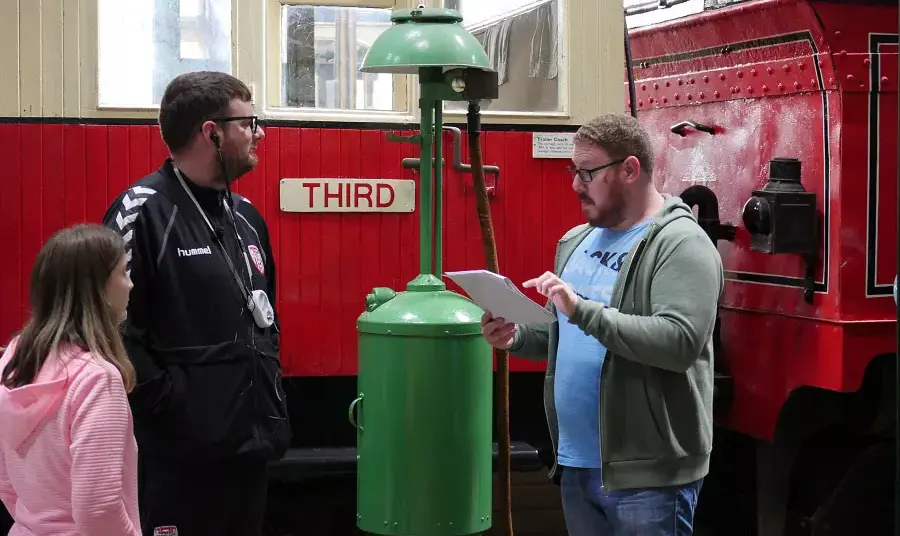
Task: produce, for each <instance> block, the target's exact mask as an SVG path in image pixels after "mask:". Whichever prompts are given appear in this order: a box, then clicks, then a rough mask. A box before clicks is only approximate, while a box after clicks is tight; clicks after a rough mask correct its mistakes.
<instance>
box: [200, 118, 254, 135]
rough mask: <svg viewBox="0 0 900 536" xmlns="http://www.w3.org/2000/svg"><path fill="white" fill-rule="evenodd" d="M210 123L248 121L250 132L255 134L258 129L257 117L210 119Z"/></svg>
mask: <svg viewBox="0 0 900 536" xmlns="http://www.w3.org/2000/svg"><path fill="white" fill-rule="evenodd" d="M209 120H210V121H215V122H216V123H227V122H229V121H250V132H252V133H253V134H256V130H257V129H258V128H259V117H258V116H256V115H242V116H237V117H211V118H210V119H209Z"/></svg>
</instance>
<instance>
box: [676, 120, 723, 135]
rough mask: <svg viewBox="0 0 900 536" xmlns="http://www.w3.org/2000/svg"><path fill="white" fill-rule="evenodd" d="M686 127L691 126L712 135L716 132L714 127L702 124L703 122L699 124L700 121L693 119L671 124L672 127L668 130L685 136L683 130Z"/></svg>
mask: <svg viewBox="0 0 900 536" xmlns="http://www.w3.org/2000/svg"><path fill="white" fill-rule="evenodd" d="M687 127H691V128H694V129H696V130H700V131H702V132H708V133H709V134H710V135H711V136H714V135H715V134H716V127H711V126H708V125H703V124H700V123H697V122H694V121H682V122H681V123H678V124H676V125H672V127H671V128H670V129H669V130H671V131H672V132H674V133H675V134H678V135H679V136H681V137H684V136H685V133H684V131H685V129H686V128H687Z"/></svg>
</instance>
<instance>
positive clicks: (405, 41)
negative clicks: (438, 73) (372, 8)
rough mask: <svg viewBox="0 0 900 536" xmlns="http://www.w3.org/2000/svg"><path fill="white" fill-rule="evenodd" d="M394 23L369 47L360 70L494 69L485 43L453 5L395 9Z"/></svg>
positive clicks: (393, 71) (407, 71)
mask: <svg viewBox="0 0 900 536" xmlns="http://www.w3.org/2000/svg"><path fill="white" fill-rule="evenodd" d="M391 22H393V23H394V24H393V25H392V26H391V27H390V28H388V29H387V30H385V32H384V33H382V34H381V35H380V36H378V38H377V39H375V42H374V43H372V46H371V47H370V48H369V51H368V53H366V57H365V59H364V60H363V65H362V67H361V68H360V71H363V72H367V73H398V74H416V73H418V72H419V69H420V68H422V67H445V68H459V67H473V68H477V69H483V70H485V71H491V70H492V69H491V67H490V62H489V61H488V57H487V54H486V53H485V51H484V48H483V47H482V46H481V43H479V42H478V40H477V39H475V37H474V36H473V35H472V34H470V33H469V32H467V31H466V29H465V28H463V27H462V26H461V25H460V24H459V23H460V22H462V17H461V16H460V14H459V12H458V11H456V10H453V9H439V8H420V9H395V10H394V11H393V13H392V14H391Z"/></svg>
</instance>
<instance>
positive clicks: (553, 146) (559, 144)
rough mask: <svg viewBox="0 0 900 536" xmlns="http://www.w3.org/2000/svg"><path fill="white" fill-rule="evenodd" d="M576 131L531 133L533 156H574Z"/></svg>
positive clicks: (567, 157)
mask: <svg viewBox="0 0 900 536" xmlns="http://www.w3.org/2000/svg"><path fill="white" fill-rule="evenodd" d="M574 144H575V133H574V132H535V133H534V134H532V135H531V157H532V158H566V159H569V158H572V147H573V146H574Z"/></svg>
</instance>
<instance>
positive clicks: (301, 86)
mask: <svg viewBox="0 0 900 536" xmlns="http://www.w3.org/2000/svg"><path fill="white" fill-rule="evenodd" d="M390 26H391V10H390V9H381V8H367V7H338V6H313V5H281V20H280V35H281V50H280V54H279V56H280V58H279V66H278V67H279V71H280V76H279V77H278V82H279V83H278V86H279V87H278V93H279V96H278V99H277V102H278V105H279V106H282V107H289V108H304V109H329V110H373V111H395V110H396V111H399V110H402V109H405V99H402V102H401V99H399V98H398V95H401V94H405V91H402V89H403V88H401V87H399V86H403V87H405V83H406V82H405V80H406V77H404V76H397V75H391V74H388V73H363V72H360V70H359V68H360V67H362V62H363V58H365V55H366V52H367V51H368V49H369V47H370V46H371V45H372V43H373V42H374V41H375V39H376V38H377V37H378V36H379V35H381V33H382V32H384V31H385V30H387V29H388V28H390Z"/></svg>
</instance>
